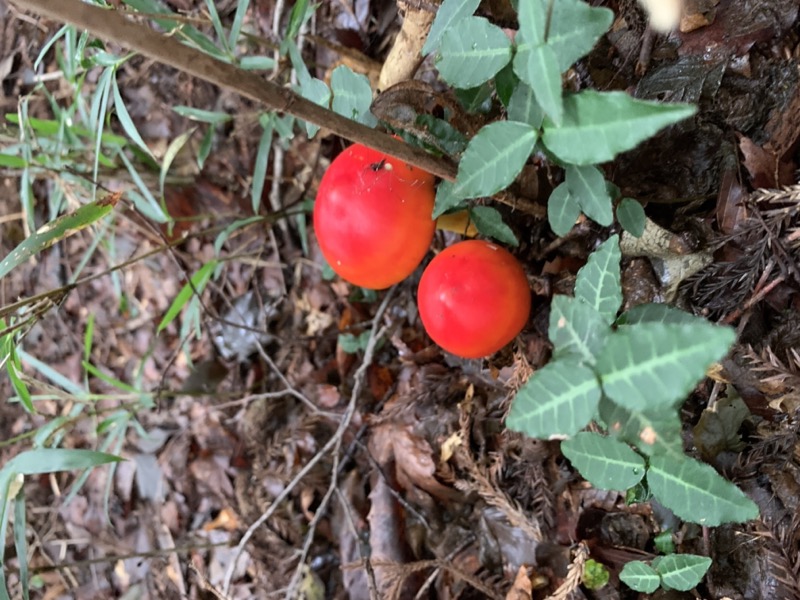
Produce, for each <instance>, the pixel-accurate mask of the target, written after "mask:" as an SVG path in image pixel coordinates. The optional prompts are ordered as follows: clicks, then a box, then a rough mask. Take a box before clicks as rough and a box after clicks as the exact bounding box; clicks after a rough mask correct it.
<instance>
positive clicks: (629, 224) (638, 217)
mask: <svg viewBox="0 0 800 600" xmlns="http://www.w3.org/2000/svg"><path fill="white" fill-rule="evenodd" d="M646 218H647V217H646V216H645V214H644V208H642V205H641V204H639V202H637V201H636V200H634V199H633V198H623V199H622V200H620V203H619V205H618V206H617V221H619V224H620V225H622V228H623V229H624V230H625V231H627V232H628V233H630V234H631V235H632V236H633V237H637V238H638V237H642V234H643V233H644V224H645V220H646Z"/></svg>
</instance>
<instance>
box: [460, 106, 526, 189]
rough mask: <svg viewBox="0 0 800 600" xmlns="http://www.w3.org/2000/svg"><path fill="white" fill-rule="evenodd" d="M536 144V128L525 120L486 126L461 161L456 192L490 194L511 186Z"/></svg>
mask: <svg viewBox="0 0 800 600" xmlns="http://www.w3.org/2000/svg"><path fill="white" fill-rule="evenodd" d="M534 145H536V130H535V129H534V128H533V127H531V126H530V125H528V124H526V123H515V122H513V121H497V122H495V123H491V124H490V125H487V126H486V127H483V128H482V129H481V130H480V131H479V132H478V134H477V135H476V136H475V137H473V138H472V139H471V140H470V142H469V145H468V146H467V149H466V151H465V152H464V156H463V157H462V158H461V162H460V163H459V165H458V177H457V181H456V186H455V189H454V190H453V193H454V194H455V195H457V196H459V197H461V198H477V197H479V196H491V195H492V194H496V193H497V192H499V191H500V190H502V189H504V188H506V187H508V186H509V185H510V184H511V183H512V182H513V181H514V179H515V178H516V176H517V175H518V174H519V172H520V171H521V170H522V167H523V166H525V162H526V161H527V160H528V157H529V156H530V155H531V152H532V151H533V147H534Z"/></svg>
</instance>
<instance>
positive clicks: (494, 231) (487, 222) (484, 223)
mask: <svg viewBox="0 0 800 600" xmlns="http://www.w3.org/2000/svg"><path fill="white" fill-rule="evenodd" d="M469 216H470V219H472V222H473V223H475V227H477V228H478V231H479V232H480V233H482V234H483V235H485V236H488V237H490V238H493V239H495V240H497V241H498V242H502V243H503V244H508V245H509V246H514V247H516V246H519V241H517V236H515V235H514V232H513V231H511V228H510V227H509V226H508V225H506V224H505V223H504V222H503V216H502V215H501V214H500V211H498V210H497V209H496V208H493V207H491V206H474V207H472V208H471V209H470V211H469Z"/></svg>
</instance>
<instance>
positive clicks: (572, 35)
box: [547, 0, 614, 73]
mask: <svg viewBox="0 0 800 600" xmlns="http://www.w3.org/2000/svg"><path fill="white" fill-rule="evenodd" d="M613 21H614V13H613V12H612V11H610V10H609V9H607V8H593V7H591V6H589V5H588V4H586V3H585V2H583V1H582V0H558V1H557V2H554V3H553V14H552V17H551V18H550V30H549V31H548V32H547V45H548V46H550V47H551V48H552V49H553V52H554V53H555V55H556V57H557V58H558V66H559V70H560V72H561V73H563V72H564V71H566V70H567V69H569V68H570V67H571V66H572V64H573V63H574V62H575V61H576V60H578V59H579V58H582V57H583V56H585V55H586V54H588V53H589V51H590V50H591V49H592V48H593V47H594V45H595V44H596V43H597V40H599V39H600V37H601V36H602V35H603V34H604V33H605V32H606V31H608V29H609V27H611V23H612V22H613Z"/></svg>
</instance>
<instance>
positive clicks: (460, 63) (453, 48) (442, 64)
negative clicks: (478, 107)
mask: <svg viewBox="0 0 800 600" xmlns="http://www.w3.org/2000/svg"><path fill="white" fill-rule="evenodd" d="M439 56H440V59H439V60H438V61H437V63H436V67H437V68H438V69H439V73H440V74H441V76H442V78H443V79H444V80H445V81H446V82H447V83H449V84H450V85H452V86H453V87H457V88H462V89H468V88H473V87H476V86H479V85H480V84H482V83H484V82H486V81H489V80H490V79H491V78H492V77H494V76H495V75H497V73H498V71H500V69H502V68H503V67H504V66H506V65H507V64H508V62H509V61H510V60H511V40H509V39H508V36H507V35H506V34H505V33H503V30H502V29H500V28H499V27H498V26H497V25H492V24H491V23H489V21H488V20H486V19H484V18H483V17H466V18H464V19H461V20H460V21H458V24H457V26H456V27H451V28H450V29H448V30H447V31H445V33H444V35H443V36H442V42H441V46H440V47H439Z"/></svg>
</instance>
